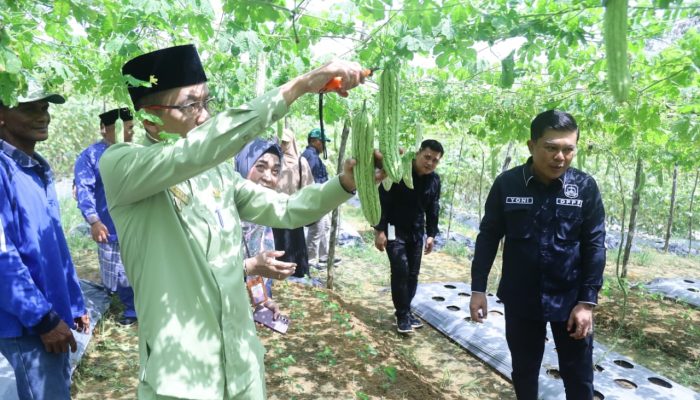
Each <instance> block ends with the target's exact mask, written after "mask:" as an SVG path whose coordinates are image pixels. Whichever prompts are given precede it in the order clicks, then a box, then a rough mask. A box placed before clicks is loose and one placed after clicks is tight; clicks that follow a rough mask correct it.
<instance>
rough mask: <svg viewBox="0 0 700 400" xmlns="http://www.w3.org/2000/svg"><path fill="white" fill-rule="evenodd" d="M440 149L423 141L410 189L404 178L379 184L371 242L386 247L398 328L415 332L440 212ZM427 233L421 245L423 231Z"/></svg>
mask: <svg viewBox="0 0 700 400" xmlns="http://www.w3.org/2000/svg"><path fill="white" fill-rule="evenodd" d="M443 154H444V149H443V148H442V145H441V144H440V142H438V141H437V140H432V139H428V140H424V141H423V143H421V146H420V150H419V151H418V153H417V154H416V158H415V159H414V160H413V189H409V188H408V187H406V184H405V183H404V182H403V181H402V182H399V183H394V184H393V185H392V186H391V188H390V189H389V190H388V191H386V190H384V187H383V186H381V185H380V187H379V200H380V202H381V205H382V217H381V219H380V220H379V223H378V224H377V225H376V226H375V227H374V245H375V247H376V248H377V249H378V250H379V251H384V250H385V249H386V251H387V255H388V256H389V264H390V265H391V299H392V301H393V303H394V308H395V309H396V313H395V315H396V330H397V331H398V332H399V333H413V328H420V327H422V326H423V323H422V322H421V320H420V319H418V318H417V317H416V316H415V315H413V313H412V312H411V301H412V300H413V296H415V294H416V286H417V285H418V274H419V272H420V263H421V258H422V255H423V253H424V252H425V254H430V252H432V251H433V241H434V239H435V235H437V234H438V214H439V213H440V176H439V175H438V174H436V173H435V168H437V166H438V163H439V162H440V159H441V158H442V155H443ZM424 233H425V234H427V239H426V241H425V246H424V245H423V234H424Z"/></svg>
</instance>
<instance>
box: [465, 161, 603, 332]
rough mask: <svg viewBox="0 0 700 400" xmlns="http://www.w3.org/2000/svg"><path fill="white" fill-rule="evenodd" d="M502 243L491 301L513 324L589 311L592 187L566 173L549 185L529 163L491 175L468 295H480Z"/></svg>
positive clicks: (596, 204)
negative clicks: (514, 318) (496, 300)
mask: <svg viewBox="0 0 700 400" xmlns="http://www.w3.org/2000/svg"><path fill="white" fill-rule="evenodd" d="M504 236H505V244H504V249H503V274H502V277H501V281H500V284H499V286H498V296H499V297H500V298H501V300H502V301H503V303H504V304H505V305H506V307H509V308H510V309H511V310H512V311H513V312H514V313H517V314H518V315H520V316H521V317H525V318H533V319H544V320H546V321H564V320H567V319H568V318H569V313H570V312H571V310H572V309H573V307H574V306H575V305H576V303H577V302H586V303H591V304H595V303H596V302H597V298H598V291H599V290H600V287H601V285H602V282H603V269H604V268H605V210H604V208H603V201H602V199H601V196H600V192H599V190H598V186H597V184H596V182H595V180H594V179H593V178H592V177H591V176H589V175H588V174H586V173H584V172H581V171H579V170H577V169H574V168H569V169H567V171H566V172H565V173H564V175H562V176H561V177H560V178H559V179H557V180H555V181H554V182H552V183H551V184H549V185H545V184H543V183H541V182H540V181H538V180H537V179H536V178H535V177H534V175H533V173H532V158H530V159H529V160H528V162H527V163H526V164H524V165H521V166H518V167H515V168H513V169H511V170H509V171H506V172H504V173H503V174H501V175H500V176H498V177H497V178H496V180H495V182H494V183H493V186H492V187H491V191H490V192H489V196H488V198H487V199H486V212H485V214H484V217H483V219H482V220H481V225H480V227H479V235H478V236H477V239H476V249H475V252H474V260H473V262H472V289H473V290H474V291H477V292H483V291H485V290H486V285H487V279H488V275H489V271H490V270H491V266H492V264H493V261H494V258H495V257H496V252H497V249H498V244H499V241H500V240H501V238H502V237H504Z"/></svg>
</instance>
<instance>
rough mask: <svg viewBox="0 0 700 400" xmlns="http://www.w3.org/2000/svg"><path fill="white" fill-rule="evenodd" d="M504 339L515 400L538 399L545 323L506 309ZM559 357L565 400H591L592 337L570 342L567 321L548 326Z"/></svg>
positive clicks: (551, 323) (553, 322)
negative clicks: (508, 355) (511, 367)
mask: <svg viewBox="0 0 700 400" xmlns="http://www.w3.org/2000/svg"><path fill="white" fill-rule="evenodd" d="M505 311H506V312H505V314H506V315H505V317H506V340H507V341H508V348H509V349H510V355H511V358H512V360H513V374H512V378H513V386H514V387H515V394H516V396H517V397H518V400H531V399H532V400H537V398H538V397H537V384H538V382H537V379H538V376H539V372H540V366H541V365H542V356H543V353H544V343H545V337H546V327H547V322H546V321H536V320H530V319H525V318H522V317H520V316H517V315H513V314H512V313H509V312H508V307H507V306H506V307H505ZM549 324H550V326H551V328H552V334H553V335H554V344H555V345H556V348H557V356H558V357H559V374H560V375H561V378H562V380H563V381H564V389H565V390H566V399H567V400H579V399H580V400H591V399H592V398H593V336H592V335H589V336H587V337H586V338H585V339H580V340H576V339H572V338H571V337H570V336H569V332H567V331H566V321H560V322H555V321H552V322H550V323H549Z"/></svg>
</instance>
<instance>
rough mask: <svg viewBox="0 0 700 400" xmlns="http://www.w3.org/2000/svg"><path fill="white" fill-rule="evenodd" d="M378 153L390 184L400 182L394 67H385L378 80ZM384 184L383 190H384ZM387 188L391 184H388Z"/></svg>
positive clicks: (396, 87) (397, 111) (397, 103)
mask: <svg viewBox="0 0 700 400" xmlns="http://www.w3.org/2000/svg"><path fill="white" fill-rule="evenodd" d="M378 129H379V151H381V152H382V155H383V156H384V159H383V164H384V171H385V172H386V174H387V177H388V178H389V180H390V181H392V182H397V183H398V182H399V181H401V156H400V154H399V143H398V140H399V74H398V70H397V67H396V66H393V65H392V66H387V67H386V68H385V69H384V72H382V76H381V78H380V80H379V124H378ZM386 186H387V185H386V184H385V186H384V187H385V188H386ZM389 186H391V183H390V182H389Z"/></svg>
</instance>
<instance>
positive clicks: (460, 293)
mask: <svg viewBox="0 0 700 400" xmlns="http://www.w3.org/2000/svg"><path fill="white" fill-rule="evenodd" d="M457 296H462V297H469V296H471V295H470V294H469V293H464V292H459V293H457Z"/></svg>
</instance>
